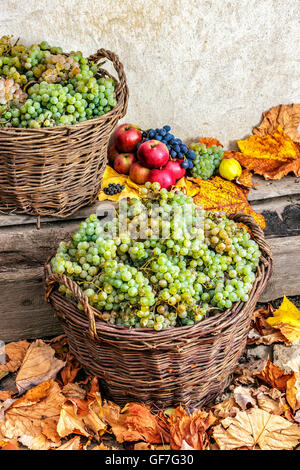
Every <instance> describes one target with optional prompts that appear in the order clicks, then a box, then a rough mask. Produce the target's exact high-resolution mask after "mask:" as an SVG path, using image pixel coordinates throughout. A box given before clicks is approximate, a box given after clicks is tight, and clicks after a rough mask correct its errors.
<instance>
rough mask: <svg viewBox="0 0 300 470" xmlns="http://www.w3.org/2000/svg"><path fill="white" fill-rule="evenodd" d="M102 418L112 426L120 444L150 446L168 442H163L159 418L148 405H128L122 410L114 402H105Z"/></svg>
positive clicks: (101, 413)
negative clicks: (141, 443) (129, 443)
mask: <svg viewBox="0 0 300 470" xmlns="http://www.w3.org/2000/svg"><path fill="white" fill-rule="evenodd" d="M100 417H101V418H102V419H103V420H104V421H105V422H106V423H107V424H108V425H109V426H111V429H112V432H113V434H114V435H115V437H116V439H117V441H118V442H125V441H128V442H132V441H146V442H148V443H150V444H159V443H161V442H166V440H163V436H162V430H161V428H160V426H159V425H158V418H157V417H156V416H155V415H153V414H152V413H151V411H150V408H149V407H148V406H147V405H144V404H141V403H128V404H127V405H125V407H124V408H123V409H122V410H121V408H120V407H119V406H118V405H116V404H114V403H112V402H104V404H103V405H102V408H101V412H100Z"/></svg>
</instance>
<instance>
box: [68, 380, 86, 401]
mask: <svg viewBox="0 0 300 470" xmlns="http://www.w3.org/2000/svg"><path fill="white" fill-rule="evenodd" d="M62 394H63V395H64V396H65V397H66V398H72V399H75V398H76V399H78V400H85V399H86V391H85V390H84V389H83V388H81V387H80V385H78V383H68V384H67V385H65V386H64V387H63V388H62Z"/></svg>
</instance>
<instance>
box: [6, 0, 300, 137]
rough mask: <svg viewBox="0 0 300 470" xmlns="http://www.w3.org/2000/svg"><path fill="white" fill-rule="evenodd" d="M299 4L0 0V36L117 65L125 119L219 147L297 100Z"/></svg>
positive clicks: (282, 0) (284, 0)
mask: <svg viewBox="0 0 300 470" xmlns="http://www.w3.org/2000/svg"><path fill="white" fill-rule="evenodd" d="M299 17H300V0H231V1H228V0H106V1H104V0H103V1H102V0H25V1H24V0H0V34H4V33H5V34H7V33H13V34H15V35H17V36H20V37H21V40H22V41H24V42H25V43H28V44H29V43H32V42H38V41H40V40H42V39H47V40H48V41H49V42H50V43H53V44H56V45H61V46H62V47H64V48H65V49H66V50H72V49H81V50H82V51H83V52H84V53H86V54H89V53H92V52H95V51H96V49H97V48H100V47H104V48H107V49H111V50H113V51H115V52H117V53H118V54H119V56H120V58H121V60H122V61H123V63H124V66H125V69H126V73H127V78H128V84H129V87H130V101H129V109H128V114H127V117H126V121H129V122H130V121H131V122H136V123H138V124H140V125H141V126H143V127H145V128H147V127H151V126H154V127H157V126H160V125H163V124H166V123H170V124H171V125H172V126H174V131H175V132H176V135H177V136H180V137H182V138H185V139H190V138H196V137H197V136H200V135H206V136H215V137H218V138H219V139H220V140H221V141H222V142H223V143H224V144H225V145H227V146H228V145H230V144H232V142H233V141H234V140H236V139H237V138H242V137H244V136H245V135H248V134H249V133H250V132H251V129H252V126H253V125H256V124H257V123H258V122H259V121H260V117H261V112H262V111H264V110H267V109H268V108H270V107H272V106H274V105H277V104H280V103H291V102H296V101H299V99H300V96H299V75H300V63H299V39H300V28H299Z"/></svg>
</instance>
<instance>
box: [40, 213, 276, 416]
mask: <svg viewBox="0 0 300 470" xmlns="http://www.w3.org/2000/svg"><path fill="white" fill-rule="evenodd" d="M229 217H230V218H231V219H233V220H235V221H236V222H242V223H244V224H246V225H247V226H248V227H249V228H250V230H251V232H252V237H253V239H254V240H255V241H256V242H257V243H258V245H259V247H260V250H261V252H262V255H261V258H260V263H259V267H258V270H257V276H256V280H255V283H254V286H253V288H252V291H251V293H250V295H249V300H248V301H247V302H246V303H244V302H238V303H236V304H235V305H234V306H233V307H232V308H231V309H228V310H226V311H225V312H223V313H220V314H218V315H215V316H213V317H210V318H207V319H205V320H204V321H202V322H199V323H197V324H195V325H193V326H184V327H177V328H171V329H166V330H162V331H160V332H155V331H153V330H149V329H145V328H138V329H128V328H124V327H121V326H114V325H109V324H107V323H105V322H103V321H102V320H100V319H99V318H95V316H97V311H96V310H95V309H93V308H92V307H91V306H90V305H89V304H88V300H87V297H86V296H85V294H84V293H83V292H82V290H81V289H80V287H79V286H78V285H77V284H76V283H75V282H73V281H72V280H71V279H70V278H68V277H67V276H65V275H64V274H53V273H52V271H51V266H50V264H49V263H47V264H46V266H45V278H44V282H45V292H46V299H47V300H48V301H49V302H50V303H51V305H52V306H53V308H54V310H55V312H56V313H57V315H58V317H59V318H60V319H61V321H62V323H63V327H64V330H65V333H66V335H67V338H68V341H69V346H70V349H71V351H72V353H73V354H74V355H75V356H76V357H77V359H78V360H79V361H80V362H81V364H82V365H83V366H84V367H85V368H86V370H87V371H88V372H89V373H91V374H93V375H96V376H98V377H99V378H100V380H101V390H102V391H103V393H104V395H106V396H107V397H108V398H110V399H112V400H113V401H115V402H116V403H119V404H124V403H126V402H128V401H142V402H146V403H153V402H155V403H156V404H158V405H163V406H164V407H166V406H172V405H176V404H178V403H182V404H185V405H189V406H200V405H203V404H206V403H208V402H211V401H212V400H214V399H215V398H216V397H217V396H218V395H219V394H220V393H222V391H223V390H224V388H225V387H226V385H227V384H228V380H229V379H230V374H231V373H232V372H233V370H234V368H235V366H236V364H237V362H238V360H239V358H240V356H241V354H242V353H243V351H244V348H245V345H246V341H247V335H248V331H249V327H250V321H251V316H252V313H253V310H254V308H255V305H256V302H257V300H258V298H259V296H260V294H261V293H262V292H263V290H264V289H265V287H266V284H267V282H268V279H269V277H270V275H271V271H272V255H271V250H270V247H269V245H268V244H267V242H266V241H265V238H264V234H263V232H262V230H261V229H260V228H259V227H258V225H257V224H256V222H255V221H254V220H253V219H252V217H250V216H248V215H245V214H242V213H238V214H234V215H231V216H229ZM57 283H63V284H65V285H66V286H67V287H68V288H69V289H70V290H71V291H72V293H73V294H74V296H75V298H77V299H78V300H79V301H80V302H81V304H82V305H83V306H84V311H80V310H79V309H78V308H77V305H76V303H75V302H73V301H71V300H69V299H67V298H66V297H64V296H63V295H62V294H60V293H59V292H58V290H57ZM98 315H99V312H98Z"/></svg>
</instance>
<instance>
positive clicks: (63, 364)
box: [0, 298, 300, 450]
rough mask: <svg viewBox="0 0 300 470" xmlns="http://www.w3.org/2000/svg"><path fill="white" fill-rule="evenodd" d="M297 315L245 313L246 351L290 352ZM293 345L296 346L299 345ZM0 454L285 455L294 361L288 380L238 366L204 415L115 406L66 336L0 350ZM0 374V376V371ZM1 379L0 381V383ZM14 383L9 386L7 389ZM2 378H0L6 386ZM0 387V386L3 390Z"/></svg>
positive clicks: (298, 370)
mask: <svg viewBox="0 0 300 470" xmlns="http://www.w3.org/2000/svg"><path fill="white" fill-rule="evenodd" d="M298 328H299V310H297V308H296V307H295V306H294V305H293V304H292V303H291V302H290V301H289V300H288V299H286V298H284V300H283V303H282V305H281V306H280V307H279V308H278V309H277V310H275V309H273V308H272V307H271V306H268V307H267V308H265V309H258V310H256V312H254V315H253V319H252V329H251V331H250V334H249V344H250V345H252V344H255V343H256V344H272V343H274V342H277V343H278V342H282V343H286V344H291V343H293V344H296V339H297V336H296V333H295V330H296V332H297V331H298ZM298 340H299V338H298ZM6 351H7V356H6V359H7V363H6V364H3V365H2V370H3V371H5V373H7V374H11V377H10V378H9V381H10V384H13V385H12V386H11V389H10V390H0V449H1V450H18V449H19V448H20V446H22V448H23V447H24V446H25V447H26V448H29V449H32V450H50V449H52V450H56V449H57V450H86V449H93V450H111V449H118V450H122V449H133V450H163V449H170V450H191V449H192V450H217V449H221V450H260V449H261V450H280V449H284V450H288V449H296V448H297V447H298V446H300V356H299V354H298V355H295V357H292V359H291V360H290V361H289V363H288V366H289V368H290V369H289V370H290V372H286V371H285V370H282V369H281V368H280V367H278V366H277V365H275V364H274V363H272V362H271V361H270V359H269V358H268V359H267V360H259V361H253V362H249V363H245V364H240V365H238V366H237V368H236V370H235V372H234V377H233V380H232V383H231V385H230V387H229V390H230V395H229V398H227V399H226V400H224V401H222V402H220V403H217V404H216V403H214V404H211V405H210V406H207V407H202V408H197V409H195V408H192V409H188V408H185V407H183V406H177V407H176V408H169V409H165V410H163V409H157V408H154V407H152V408H151V407H150V406H149V405H147V404H144V403H127V404H126V405H125V406H123V407H120V406H119V405H117V404H116V403H113V402H110V401H107V400H105V399H104V398H103V397H102V396H101V384H100V390H99V382H98V379H97V378H96V377H92V376H88V375H87V374H86V373H85V372H84V371H83V370H82V369H81V367H80V365H79V363H78V361H77V360H76V359H75V358H74V356H73V355H72V354H70V353H69V351H68V343H67V340H66V337H65V336H59V337H57V338H54V339H53V340H51V341H42V340H36V341H34V342H32V343H31V344H30V343H28V342H26V341H19V342H14V343H10V344H8V345H6ZM4 365H5V366H6V368H4V367H3V366H4ZM2 377H4V375H2ZM13 379H14V381H13ZM7 381H8V377H6V378H5V380H3V382H7ZM3 382H2V383H3ZM1 388H2V389H3V386H1V382H0V389H1Z"/></svg>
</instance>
